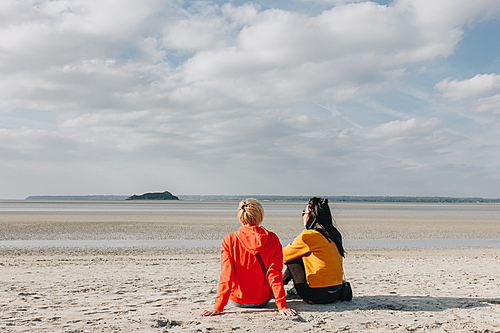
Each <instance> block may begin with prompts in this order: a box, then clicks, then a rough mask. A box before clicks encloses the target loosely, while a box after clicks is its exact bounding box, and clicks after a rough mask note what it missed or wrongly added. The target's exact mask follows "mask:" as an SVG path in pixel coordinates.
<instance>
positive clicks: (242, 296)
mask: <svg viewBox="0 0 500 333" xmlns="http://www.w3.org/2000/svg"><path fill="white" fill-rule="evenodd" d="M263 218H264V209H263V208H262V205H261V204H260V203H259V202H258V201H257V200H255V199H245V200H243V201H241V202H240V204H239V206H238V220H239V221H240V222H241V224H242V226H241V227H240V228H239V229H238V231H236V232H234V233H229V234H227V235H226V236H224V238H223V239H222V245H221V274H220V279H219V287H218V290H217V296H216V297H215V305H214V307H213V309H209V310H204V311H203V312H202V313H201V314H200V315H201V316H213V315H218V314H221V313H222V311H223V310H224V307H225V306H226V304H227V303H228V302H230V303H231V304H232V305H234V306H237V307H245V308H258V307H264V306H266V305H267V303H269V301H270V300H271V298H273V296H274V300H275V302H276V306H277V307H278V310H279V313H281V314H282V315H285V316H295V315H296V314H297V313H296V312H295V311H294V310H292V309H288V308H287V306H286V300H285V289H284V287H283V280H282V270H283V252H282V247H281V243H280V241H279V239H278V237H277V236H276V235H275V234H274V233H273V232H270V231H268V230H266V229H265V228H264V227H261V226H260V224H261V223H262V220H263Z"/></svg>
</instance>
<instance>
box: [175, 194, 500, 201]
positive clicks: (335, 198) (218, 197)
mask: <svg viewBox="0 0 500 333" xmlns="http://www.w3.org/2000/svg"><path fill="white" fill-rule="evenodd" d="M322 197H323V198H328V200H329V201H330V202H436V203H445V202H447V203H500V198H499V199H485V198H453V197H397V196H394V197H392V196H347V195H342V196H322ZM245 198H255V199H257V200H260V201H309V199H310V198H311V197H310V196H284V195H179V199H181V200H243V199H245Z"/></svg>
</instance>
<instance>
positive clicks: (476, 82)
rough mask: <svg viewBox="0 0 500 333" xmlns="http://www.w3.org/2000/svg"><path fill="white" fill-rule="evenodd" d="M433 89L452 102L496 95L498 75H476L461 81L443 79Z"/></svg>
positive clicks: (498, 90)
mask: <svg viewBox="0 0 500 333" xmlns="http://www.w3.org/2000/svg"><path fill="white" fill-rule="evenodd" d="M434 89H436V90H437V91H439V92H441V93H442V94H443V96H444V97H446V98H449V99H451V100H454V101H457V100H461V99H465V98H469V97H477V96H483V95H488V94H492V93H498V92H500V75H497V74H494V73H493V74H478V75H476V76H474V77H473V78H471V79H467V80H463V81H458V80H452V81H450V80H449V79H445V80H443V81H441V82H439V83H437V84H436V85H435V87H434Z"/></svg>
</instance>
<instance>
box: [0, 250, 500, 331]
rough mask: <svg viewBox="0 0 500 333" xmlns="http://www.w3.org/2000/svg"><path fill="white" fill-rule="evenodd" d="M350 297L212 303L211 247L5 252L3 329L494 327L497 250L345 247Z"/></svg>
mask: <svg viewBox="0 0 500 333" xmlns="http://www.w3.org/2000/svg"><path fill="white" fill-rule="evenodd" d="M345 269H346V274H347V277H348V279H349V280H350V281H351V283H352V285H353V291H354V299H353V300H352V301H350V302H339V303H335V304H330V305H309V304H306V303H304V302H302V301H301V300H297V299H293V300H289V301H288V304H289V307H291V308H294V309H295V310H297V312H298V316H296V317H294V318H287V317H283V316H281V315H279V314H278V313H277V311H276V307H275V304H274V303H273V302H271V303H270V304H269V305H268V306H267V307H266V308H264V309H256V310H248V309H239V308H234V307H231V306H228V307H226V311H225V312H224V314H223V315H220V316H216V317H210V318H203V317H199V313H200V312H201V311H202V310H203V309H205V308H211V307H212V305H213V300H214V297H215V292H216V288H217V282H218V274H219V254H218V251H214V250H205V251H202V250H166V251H143V250H116V251H71V250H62V251H61V250H38V251H2V252H0V271H1V276H0V329H1V330H2V331H3V332H229V331H234V332H306V331H314V332H316V331H324V332H332V331H338V332H386V331H396V332H500V251H499V249H498V248H463V249H457V248H455V249H391V250H387V249H377V250H375V249H374V250H350V251H349V254H348V256H347V258H346V268H345Z"/></svg>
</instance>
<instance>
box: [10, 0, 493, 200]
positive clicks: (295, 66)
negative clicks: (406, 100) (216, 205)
mask: <svg viewBox="0 0 500 333" xmlns="http://www.w3.org/2000/svg"><path fill="white" fill-rule="evenodd" d="M277 4H278V3H277ZM315 4H316V2H315ZM315 4H314V5H315ZM320 4H321V5H324V6H326V7H325V8H326V9H324V10H321V12H319V13H318V14H317V15H311V13H307V11H303V12H299V11H294V10H292V9H290V8H289V7H288V6H291V5H290V4H289V3H284V4H283V5H282V6H279V5H277V6H276V8H272V9H263V8H267V6H264V5H262V6H261V5H259V4H257V3H246V4H243V5H241V6H236V5H233V4H230V3H226V4H222V5H220V4H218V3H216V2H211V1H186V2H183V1H168V2H166V1H160V0H148V1H143V2H140V3H139V2H136V1H132V0H131V1H112V0H106V1H104V0H103V1H81V0H65V1H44V0H42V1H28V0H24V1H4V2H2V4H1V5H0V6H2V7H1V9H0V16H1V17H0V74H1V75H0V113H1V114H4V115H10V114H11V113H13V112H16V110H21V109H29V110H32V111H31V112H36V111H37V110H39V111H43V112H45V113H50V114H52V115H54V116H53V118H54V119H55V121H52V123H51V124H50V126H51V127H48V125H46V128H35V126H38V125H36V124H35V123H34V122H25V123H23V122H22V121H20V120H16V121H15V122H14V121H12V122H11V123H10V124H9V127H8V128H6V127H4V128H3V129H2V127H1V126H0V130H1V131H3V132H1V133H0V138H2V140H0V150H1V151H2V152H3V155H2V160H0V167H2V166H3V167H7V166H9V168H10V167H11V169H10V170H15V169H16V166H17V165H19V168H20V169H22V168H23V167H22V166H21V164H16V165H15V166H13V165H14V164H15V161H20V160H23V161H26V160H31V161H32V162H33V164H37V163H41V161H43V162H44V163H47V164H46V165H47V167H46V168H44V170H46V172H49V173H50V172H52V171H50V170H51V167H50V165H51V164H50V163H51V161H53V164H52V166H53V169H54V171H53V172H54V178H57V177H56V173H57V170H58V165H63V164H64V163H66V164H65V166H66V167H68V168H74V169H78V170H92V172H95V174H93V175H92V176H88V178H86V179H88V182H90V181H93V182H97V183H99V184H100V185H102V186H103V187H100V188H101V189H102V188H104V184H109V187H112V185H113V184H115V183H116V182H118V180H117V179H119V178H120V177H123V178H127V177H128V178H127V179H130V180H128V181H130V185H129V186H137V184H138V183H139V182H140V181H141V180H144V182H147V183H148V184H155V181H157V179H159V178H161V177H162V174H164V175H165V176H164V179H168V180H171V181H172V182H176V184H178V185H179V188H182V185H183V183H184V184H188V183H189V184H190V185H189V186H186V187H185V190H183V191H182V192H184V193H188V192H191V193H202V192H205V193H216V192H218V193H224V192H225V193H236V192H240V193H244V192H247V190H248V189H252V190H253V191H255V193H257V192H259V191H260V192H268V193H272V192H274V193H278V192H280V193H284V192H286V191H294V189H295V193H299V192H301V191H305V190H309V189H310V187H309V186H310V185H309V184H310V182H308V181H306V180H303V179H302V178H303V177H298V176H297V175H304V176H308V177H312V178H313V179H315V180H316V179H317V178H314V177H317V176H316V174H319V173H322V174H326V173H332V172H334V171H335V172H336V173H338V174H341V175H342V176H343V177H344V178H345V184H344V185H343V186H345V187H344V188H349V182H348V180H349V179H350V180H351V181H352V180H353V178H352V177H353V176H352V175H351V176H350V175H349V174H350V171H351V170H352V168H353V167H350V165H353V164H354V165H356V167H354V168H356V169H358V168H359V172H360V173H363V165H368V164H370V168H373V169H370V170H372V171H373V172H374V173H376V172H377V171H378V172H380V174H381V175H382V174H384V175H389V174H391V173H395V172H394V170H393V169H391V165H392V166H397V167H398V168H401V170H403V171H400V172H401V173H402V176H401V177H403V176H404V172H406V171H407V170H409V168H412V167H415V168H417V167H423V166H436V165H441V166H442V165H444V164H445V162H444V161H445V159H444V157H442V155H441V154H440V153H439V152H440V151H446V154H448V153H449V149H448V148H449V147H450V146H453V144H454V143H455V142H456V141H459V140H462V139H463V138H462V137H460V138H457V136H454V135H452V134H450V133H451V132H452V131H446V129H447V126H448V124H447V123H446V120H443V119H441V116H442V115H441V114H439V113H437V114H436V115H434V114H432V113H433V111H434V110H431V111H427V110H425V111H422V110H418V112H420V113H419V114H414V113H413V112H411V111H408V110H406V109H404V108H400V109H397V108H392V107H386V106H381V107H379V108H375V107H371V106H373V105H376V104H380V103H378V102H376V101H373V100H372V98H373V96H375V95H376V94H383V93H390V92H392V91H394V90H398V89H400V88H401V86H403V85H404V84H405V83H404V82H405V79H406V78H407V77H408V76H410V75H412V73H413V71H414V70H413V68H427V71H426V72H425V73H427V72H429V71H430V70H429V68H432V66H428V64H429V63H430V62H433V61H434V60H435V59H437V58H445V57H448V56H450V55H451V54H453V52H454V50H455V48H456V45H457V43H458V42H459V41H460V40H461V38H462V36H463V27H464V26H465V25H467V24H470V23H471V22H477V21H480V20H486V19H488V18H491V17H493V16H494V15H497V14H498V12H499V10H500V3H499V2H498V1H486V0H484V1H451V0H444V1H439V3H436V2H435V1H427V0H426V1H423V0H418V1H417V0H414V1H410V0H398V1H394V2H393V3H391V4H389V5H379V4H377V3H374V2H367V1H321V2H320ZM308 5H313V3H312V2H309V3H308ZM417 72H419V73H420V75H424V74H425V73H424V72H423V71H422V70H417ZM469 81H470V82H469ZM497 81H498V76H497V75H496V74H486V75H482V76H477V77H475V78H473V79H470V80H465V81H456V80H454V81H450V79H448V80H444V81H442V82H440V83H438V84H437V85H436V86H435V89H436V90H437V91H439V92H441V93H442V94H443V96H445V97H447V98H451V99H457V100H458V99H460V98H462V96H464V93H465V94H469V97H482V99H480V100H478V102H477V104H475V108H476V111H479V112H486V111H488V112H492V113H495V112H496V111H495V110H497V109H498V98H497V97H495V96H498V95H495V94H498V93H499V92H498V87H497V83H498V82H497ZM471 87H472V88H471ZM472 91H473V92H472ZM491 94H493V96H486V95H491ZM350 102H351V103H354V102H356V103H359V104H360V105H361V106H360V107H359V109H362V110H363V112H361V111H360V112H359V114H357V113H356V110H354V109H353V108H350V107H349V106H345V107H343V108H338V107H337V106H339V105H341V104H342V103H345V105H348V103H350ZM425 102H426V103H429V104H430V102H427V101H425ZM311 105H315V106H316V107H312V106H311ZM426 105H427V104H426ZM363 108H365V109H363ZM430 109H432V108H430ZM6 117H7V116H6ZM0 119H2V118H0ZM9 119H10V118H9ZM40 127H41V126H40ZM487 131H488V133H493V132H494V131H495V129H493V128H491V127H489V128H488V130H487ZM471 150H473V149H472V148H471ZM460 151H462V150H460ZM457 154H458V153H457ZM458 155H460V154H458ZM438 157H439V158H438ZM441 158H442V159H441ZM433 159H434V160H433ZM314 160H318V161H321V163H319V162H318V163H311V161H314ZM456 160H460V158H458V157H457V159H456ZM363 161H367V162H369V163H365V162H363ZM436 161H437V162H436ZM454 163H455V162H454ZM99 166H102V168H100V167H99ZM101 169H112V170H113V171H114V172H110V171H109V170H108V171H104V170H101ZM147 169H149V170H155V171H154V172H151V173H150V174H148V175H145V171H144V170H147ZM389 169H391V171H390V172H389V171H388V170H389ZM23 170H24V169H23ZM242 170H243V171H245V172H247V173H248V175H249V176H248V177H249V179H250V180H242V178H243V177H241V174H240V173H241V171H242ZM12 172H14V171H12ZM119 175H120V176H119ZM132 175H143V176H137V179H138V180H137V181H133V180H131V178H133V177H131V176H132ZM67 177H68V178H67V179H75V180H74V181H75V182H78V180H77V178H76V177H75V178H71V177H72V176H71V175H70V173H68V174H67ZM141 177H142V178H141ZM30 179H31V178H30ZM162 179H163V178H162ZM252 179H254V180H252ZM290 179H292V180H290ZM194 180H196V181H194ZM165 182H167V181H166V180H165ZM240 182H241V184H240ZM313 182H315V181H313ZM333 182H334V181H333V180H332V183H331V184H333ZM318 183H321V181H319V182H318ZM132 184H133V185H132ZM233 184H235V185H233ZM283 184H286V185H283ZM46 186H50V185H49V184H46ZM197 186H198V187H197ZM318 186H319V185H318ZM60 188H61V187H58V189H60ZM372 188H374V189H375V190H373V191H376V185H372ZM259 189H260V190H259ZM134 191H135V190H134ZM144 191H147V189H144ZM137 192H139V191H137ZM247 193H248V192H247ZM28 194H30V193H28ZM358 194H361V193H358Z"/></svg>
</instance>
